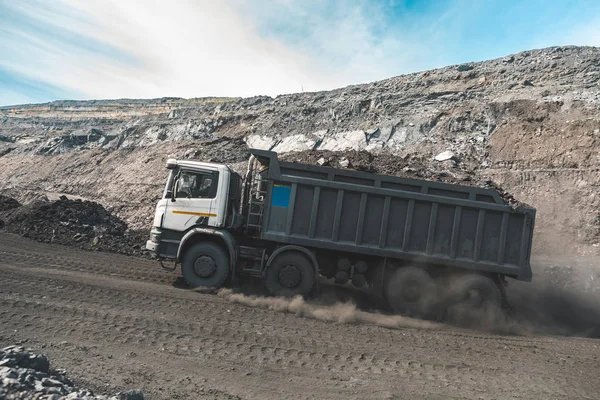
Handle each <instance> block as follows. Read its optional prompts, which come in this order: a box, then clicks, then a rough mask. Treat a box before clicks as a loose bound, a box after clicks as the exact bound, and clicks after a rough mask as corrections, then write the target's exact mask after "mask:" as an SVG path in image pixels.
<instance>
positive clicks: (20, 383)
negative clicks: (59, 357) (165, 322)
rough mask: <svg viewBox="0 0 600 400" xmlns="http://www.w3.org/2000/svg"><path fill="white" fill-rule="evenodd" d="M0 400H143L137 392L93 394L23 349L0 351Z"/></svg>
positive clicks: (28, 350)
mask: <svg viewBox="0 0 600 400" xmlns="http://www.w3.org/2000/svg"><path fill="white" fill-rule="evenodd" d="M0 399H2V400H58V399H68V400H144V394H143V393H142V391H140V390H130V391H127V392H120V393H117V394H116V395H114V396H104V395H95V394H94V393H93V392H92V391H91V390H86V389H81V388H78V387H76V386H75V385H74V383H73V382H72V381H71V380H70V379H69V378H68V377H67V376H66V372H65V371H64V370H58V369H53V368H51V366H50V361H49V360H48V357H46V356H45V355H42V354H35V353H33V351H32V350H31V349H25V348H24V347H23V346H8V347H5V348H3V349H1V350H0Z"/></svg>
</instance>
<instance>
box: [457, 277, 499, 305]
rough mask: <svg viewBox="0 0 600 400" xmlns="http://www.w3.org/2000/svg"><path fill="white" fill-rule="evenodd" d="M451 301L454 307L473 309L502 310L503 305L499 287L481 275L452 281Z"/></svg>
mask: <svg viewBox="0 0 600 400" xmlns="http://www.w3.org/2000/svg"><path fill="white" fill-rule="evenodd" d="M449 300H450V304H452V305H463V306H468V307H469V308H471V309H483V308H489V307H498V308H500V306H501V305H502V295H501V293H500V289H498V285H496V283H495V282H494V281H493V280H492V279H490V278H489V277H487V276H484V275H479V274H469V275H462V276H458V277H455V278H454V279H452V281H451V283H450V288H449Z"/></svg>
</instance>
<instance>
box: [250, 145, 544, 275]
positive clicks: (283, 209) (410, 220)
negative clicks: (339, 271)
mask: <svg viewBox="0 0 600 400" xmlns="http://www.w3.org/2000/svg"><path fill="white" fill-rule="evenodd" d="M251 152H252V154H253V155H254V156H255V157H256V158H257V159H258V160H259V161H260V162H261V163H262V164H263V165H268V187H267V194H266V198H265V208H264V215H263V222H262V229H261V232H260V237H261V238H262V239H264V240H269V241H275V242H279V243H286V244H296V245H301V246H307V247H313V248H319V249H326V250H334V251H342V252H349V253H357V254H363V255H372V256H378V257H387V258H390V259H400V260H415V261H417V262H423V263H428V264H435V265H441V266H454V267H460V268H467V269H472V270H479V271H485V272H493V273H501V274H505V275H508V276H511V277H513V278H516V279H519V280H524V281H530V280H531V267H530V264H529V258H530V253H531V241H532V236H533V227H534V221H535V209H533V208H526V207H520V208H517V209H513V208H511V207H510V206H509V205H507V204H506V203H505V201H504V200H503V199H502V198H501V197H500V195H499V194H498V193H497V192H496V191H494V190H490V189H483V188H477V187H468V186H459V185H451V184H445V183H439V182H431V181H425V180H416V179H405V178H399V177H393V176H386V175H377V174H371V173H365V172H358V171H349V170H344V169H336V168H330V167H320V166H313V165H304V164H297V163H287V162H280V161H279V160H278V159H277V154H276V153H274V152H270V151H261V150H252V151H251Z"/></svg>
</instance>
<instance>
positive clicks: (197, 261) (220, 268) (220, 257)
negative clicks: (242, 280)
mask: <svg viewBox="0 0 600 400" xmlns="http://www.w3.org/2000/svg"><path fill="white" fill-rule="evenodd" d="M181 274H182V275H183V279H185V282H186V283H187V284H188V285H189V286H191V287H200V286H204V287H214V288H219V287H221V286H223V284H224V283H225V281H226V280H227V278H228V277H229V258H228V257H227V254H226V253H225V251H224V250H223V249H222V248H221V247H220V246H218V245H216V244H214V243H197V244H195V245H193V246H192V247H190V248H189V249H188V250H187V251H186V252H185V254H184V256H183V261H182V262H181Z"/></svg>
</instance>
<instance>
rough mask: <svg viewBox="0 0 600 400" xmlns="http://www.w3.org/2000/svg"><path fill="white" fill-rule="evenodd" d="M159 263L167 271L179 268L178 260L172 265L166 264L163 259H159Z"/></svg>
mask: <svg viewBox="0 0 600 400" xmlns="http://www.w3.org/2000/svg"><path fill="white" fill-rule="evenodd" d="M158 264H159V265H160V267H161V268H162V269H163V270H164V271H167V272H175V270H176V269H177V261H175V262H174V264H173V266H172V267H167V266H165V263H164V262H163V260H158Z"/></svg>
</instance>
